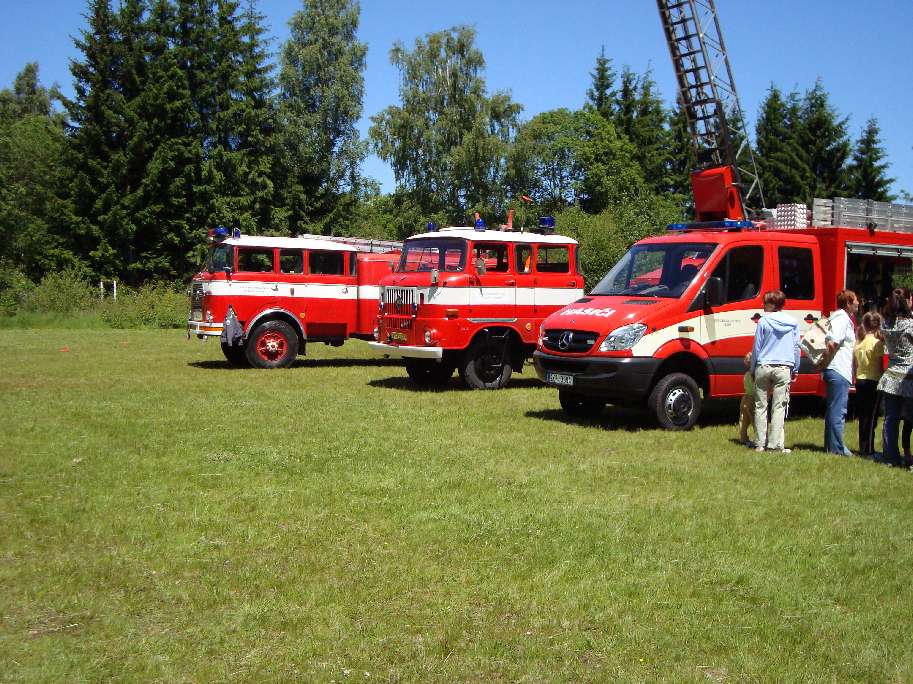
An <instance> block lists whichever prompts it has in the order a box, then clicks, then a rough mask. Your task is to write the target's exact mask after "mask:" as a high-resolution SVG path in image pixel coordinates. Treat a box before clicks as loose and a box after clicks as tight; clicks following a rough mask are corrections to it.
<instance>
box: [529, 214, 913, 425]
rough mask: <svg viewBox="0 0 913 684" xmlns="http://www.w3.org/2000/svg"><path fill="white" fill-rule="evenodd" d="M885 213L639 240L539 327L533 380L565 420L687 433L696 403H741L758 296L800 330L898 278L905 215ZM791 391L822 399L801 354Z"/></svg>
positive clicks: (881, 292)
mask: <svg viewBox="0 0 913 684" xmlns="http://www.w3.org/2000/svg"><path fill="white" fill-rule="evenodd" d="M849 202H852V201H849ZM843 203H844V204H847V203H848V202H847V201H844V202H843ZM833 204H834V205H836V206H838V207H839V205H840V204H841V201H840V200H835V201H834V202H833ZM861 204H863V205H865V204H866V203H865V202H862V203H861ZM869 204H872V203H869ZM879 204H880V203H879ZM887 206H888V207H891V206H893V207H894V208H893V210H891V211H892V212H893V213H894V215H895V216H894V218H893V219H891V220H886V219H882V220H883V221H884V224H885V228H884V229H880V228H874V227H873V228H868V227H852V226H850V227H847V226H845V225H844V226H839V225H836V226H835V225H833V219H832V220H829V221H827V222H826V223H825V222H824V220H821V219H819V220H820V223H819V225H817V226H814V227H801V228H795V227H792V228H789V227H787V228H781V229H776V228H775V227H774V228H773V229H770V228H766V229H760V230H759V229H757V228H755V227H754V225H753V224H752V223H751V222H750V221H721V222H719V223H717V224H715V225H707V224H704V225H676V226H671V227H670V228H671V229H670V230H669V231H668V233H667V234H666V235H662V236H658V237H653V238H648V239H646V240H641V241H640V242H638V243H637V244H635V245H634V246H633V247H632V248H631V249H630V250H629V251H628V253H627V254H626V255H625V256H624V257H623V258H622V259H621V261H619V262H618V263H617V264H616V265H615V266H614V267H613V268H612V270H610V271H609V273H608V275H606V276H605V278H603V279H602V281H600V282H599V284H597V285H596V287H594V288H593V290H592V292H590V293H589V295H588V296H586V297H584V298H583V299H580V300H579V301H577V302H575V303H573V304H571V305H570V306H568V307H566V308H565V309H562V310H561V311H559V312H557V313H556V314H554V315H552V316H550V317H549V318H548V319H546V320H545V322H544V324H543V326H542V330H541V333H540V338H539V346H538V350H537V351H536V353H535V364H536V368H537V371H538V373H539V377H540V378H541V379H542V380H544V381H545V382H547V383H548V384H550V385H552V386H554V387H557V388H558V389H559V400H560V402H561V406H562V407H563V408H564V409H565V410H566V411H568V412H569V413H572V414H589V415H593V414H596V413H598V412H600V411H601V410H602V408H603V407H604V406H605V405H606V403H612V404H616V405H623V406H638V405H639V406H643V405H646V406H647V407H648V408H649V410H650V411H651V412H653V413H655V414H656V416H657V418H658V420H659V422H660V424H661V425H663V426H664V427H667V428H672V429H682V428H688V427H691V425H693V424H694V422H695V421H696V420H697V418H698V416H699V414H700V410H701V402H702V399H706V398H708V397H735V396H740V395H741V394H742V391H743V388H742V375H743V374H744V372H745V366H744V363H743V357H744V356H745V354H746V353H748V352H749V351H751V345H752V341H753V339H754V333H755V326H756V324H757V321H758V320H759V319H760V318H761V314H762V313H763V309H764V302H763V296H764V293H765V292H767V291H769V290H777V289H779V290H782V291H783V292H784V293H785V294H786V306H785V309H784V310H785V311H786V312H787V313H790V314H792V315H793V316H795V318H796V319H797V321H798V322H799V325H800V330H801V331H804V330H807V329H808V327H809V326H810V325H811V324H812V323H814V322H815V321H816V320H818V318H819V317H821V316H822V315H827V314H829V313H830V312H831V311H832V310H833V308H834V307H835V306H836V294H837V292H839V291H840V290H842V289H844V288H849V289H852V290H854V291H855V292H856V293H857V294H858V295H859V296H860V299H861V300H862V303H863V306H864V307H867V308H870V309H874V308H876V307H878V306H879V305H880V304H881V303H882V302H883V301H884V299H885V298H886V296H887V295H888V294H889V293H890V291H891V287H892V278H893V276H894V275H895V274H897V273H900V272H907V273H909V271H910V267H911V263H913V207H909V208H906V207H901V206H899V205H887ZM835 213H839V212H835ZM851 221H852V219H851V218H850V217H848V216H845V215H844V216H842V217H839V218H838V219H837V222H838V223H840V222H843V223H847V222H851ZM870 222H871V221H870ZM821 223H824V225H821ZM857 223H863V221H857ZM863 225H864V224H863ZM791 391H792V393H793V394H823V392H824V387H823V384H822V380H821V375H820V374H819V373H818V372H817V371H816V370H815V368H814V365H813V364H812V363H811V361H809V360H808V359H806V358H804V357H803V359H802V366H801V369H800V374H799V378H798V380H796V382H795V383H794V384H793V387H792V390H791Z"/></svg>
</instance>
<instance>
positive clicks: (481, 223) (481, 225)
mask: <svg viewBox="0 0 913 684" xmlns="http://www.w3.org/2000/svg"><path fill="white" fill-rule="evenodd" d="M475 228H476V230H478V231H483V230H485V221H483V220H482V219H480V218H477V219H476V225H475Z"/></svg>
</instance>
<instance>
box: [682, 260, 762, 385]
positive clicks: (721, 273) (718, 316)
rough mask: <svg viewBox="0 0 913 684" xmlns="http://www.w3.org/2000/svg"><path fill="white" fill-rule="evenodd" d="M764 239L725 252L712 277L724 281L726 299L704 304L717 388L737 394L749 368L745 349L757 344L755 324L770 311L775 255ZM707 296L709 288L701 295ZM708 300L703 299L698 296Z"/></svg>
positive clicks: (705, 331) (705, 329)
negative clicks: (771, 268) (766, 306)
mask: <svg viewBox="0 0 913 684" xmlns="http://www.w3.org/2000/svg"><path fill="white" fill-rule="evenodd" d="M766 251H767V250H766V249H765V247H764V246H763V245H759V244H753V245H744V244H741V245H740V244H736V245H733V246H731V247H729V249H728V250H726V251H725V252H723V253H722V254H721V255H720V257H719V259H718V261H717V262H716V265H715V266H714V267H713V270H712V271H711V273H710V277H711V278H719V280H720V282H721V283H722V302H721V303H719V304H716V305H714V306H710V307H706V306H704V315H703V316H701V319H700V321H701V322H700V325H701V339H702V340H703V343H704V348H705V349H706V351H707V353H708V355H709V357H710V358H709V368H710V382H711V393H712V394H713V395H715V396H735V395H739V394H741V393H742V391H743V384H742V377H743V375H744V374H745V371H746V370H747V369H746V367H745V363H744V358H745V355H746V354H747V353H748V352H750V351H751V347H752V345H753V344H754V335H755V329H756V328H757V323H758V321H759V320H761V314H762V313H763V312H764V292H766V291H767V290H769V289H770V288H769V287H767V283H768V282H769V280H770V278H769V266H768V261H767V260H768V259H769V256H768V255H767V254H766V253H765V252H766ZM698 299H699V300H702V299H703V294H701V295H698ZM695 306H703V302H695V305H694V306H692V308H695Z"/></svg>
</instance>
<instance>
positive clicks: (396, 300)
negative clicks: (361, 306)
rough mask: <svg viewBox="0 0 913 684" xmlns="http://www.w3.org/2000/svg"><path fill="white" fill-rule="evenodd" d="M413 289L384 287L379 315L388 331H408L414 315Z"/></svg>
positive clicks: (414, 297)
mask: <svg viewBox="0 0 913 684" xmlns="http://www.w3.org/2000/svg"><path fill="white" fill-rule="evenodd" d="M416 304H417V302H416V296H415V288H414V287H385V288H384V293H383V306H382V308H381V315H382V316H383V318H384V324H385V325H386V327H387V329H388V330H409V329H411V328H412V321H413V319H414V318H415V313H416Z"/></svg>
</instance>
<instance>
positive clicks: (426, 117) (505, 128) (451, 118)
mask: <svg viewBox="0 0 913 684" xmlns="http://www.w3.org/2000/svg"><path fill="white" fill-rule="evenodd" d="M390 60H391V62H392V63H393V64H394V65H395V66H396V67H398V68H399V70H400V73H401V75H402V81H401V86H400V99H401V102H402V105H401V106H391V107H388V108H387V109H385V110H384V111H382V112H380V113H379V114H377V115H376V116H374V117H372V122H373V125H372V126H371V132H370V135H371V139H372V141H373V143H374V147H375V150H376V151H377V153H378V155H379V156H380V157H381V158H382V159H384V160H386V161H388V162H390V163H391V165H392V166H393V173H394V176H395V177H396V182H397V185H398V188H399V190H400V191H401V192H406V193H409V195H410V196H411V197H412V198H413V201H414V202H415V204H416V205H417V206H418V207H420V208H421V210H422V212H424V214H425V215H426V216H430V215H432V214H435V213H438V212H441V213H443V215H444V216H445V217H447V218H448V219H449V220H463V219H464V217H465V215H466V214H467V213H468V212H471V211H473V210H480V211H484V212H491V213H493V214H496V213H500V212H501V210H502V209H503V205H504V201H505V197H504V194H503V189H502V188H503V185H504V179H505V175H506V158H507V151H508V149H509V143H510V142H511V140H512V139H513V137H514V133H515V130H516V126H517V116H518V115H519V112H520V109H521V107H520V105H517V104H515V103H513V102H512V101H511V99H510V95H509V94H508V93H502V92H499V93H495V94H494V95H491V96H489V95H488V94H487V92H486V89H485V80H484V78H483V76H482V72H483V70H484V68H485V60H484V58H483V56H482V53H481V52H480V51H479V50H478V48H476V46H475V31H474V30H473V29H471V28H469V27H465V26H463V27H458V28H454V29H451V30H448V31H441V32H438V33H432V34H429V35H427V36H426V37H425V38H424V39H419V40H417V41H416V43H415V49H414V50H413V51H412V52H409V51H407V50H406V49H405V47H404V46H403V45H402V44H400V43H397V44H396V45H395V46H394V47H393V49H392V50H391V52H390Z"/></svg>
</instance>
